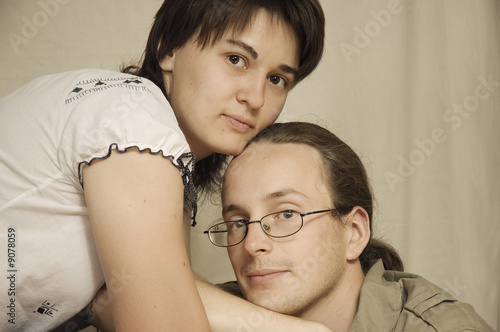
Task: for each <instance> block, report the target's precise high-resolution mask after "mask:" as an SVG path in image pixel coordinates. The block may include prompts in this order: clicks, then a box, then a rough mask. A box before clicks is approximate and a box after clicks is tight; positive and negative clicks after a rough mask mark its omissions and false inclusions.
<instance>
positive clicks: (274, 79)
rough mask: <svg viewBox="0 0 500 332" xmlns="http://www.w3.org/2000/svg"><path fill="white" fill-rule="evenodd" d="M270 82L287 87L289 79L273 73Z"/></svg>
mask: <svg viewBox="0 0 500 332" xmlns="http://www.w3.org/2000/svg"><path fill="white" fill-rule="evenodd" d="M269 82H271V83H272V84H274V85H276V86H281V87H286V86H287V83H288V82H287V80H286V79H285V78H284V77H281V76H277V75H273V76H270V77H269Z"/></svg>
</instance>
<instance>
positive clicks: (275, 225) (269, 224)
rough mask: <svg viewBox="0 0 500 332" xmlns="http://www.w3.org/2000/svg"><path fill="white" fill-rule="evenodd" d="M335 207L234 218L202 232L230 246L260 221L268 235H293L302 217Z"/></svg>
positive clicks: (216, 243) (242, 237) (297, 229)
mask: <svg viewBox="0 0 500 332" xmlns="http://www.w3.org/2000/svg"><path fill="white" fill-rule="evenodd" d="M334 210H336V209H328V210H319V211H313V212H307V213H299V212H296V211H293V210H286V211H280V212H274V213H271V214H268V215H266V216H264V217H262V218H261V219H260V220H254V221H248V220H244V219H242V220H235V221H224V222H221V223H218V224H215V225H213V226H210V228H209V229H208V230H206V231H205V232H203V233H204V234H208V238H209V239H210V242H212V243H213V244H214V245H216V246H218V247H232V246H235V245H237V244H239V243H241V242H242V241H243V239H245V237H246V236H247V233H248V225H250V224H253V223H260V227H261V228H262V230H263V231H264V233H266V234H267V235H268V236H270V237H274V238H282V237H287V236H290V235H293V234H295V233H297V232H298V231H300V230H301V229H302V225H304V217H305V216H308V215H311V214H316V213H324V212H330V211H334Z"/></svg>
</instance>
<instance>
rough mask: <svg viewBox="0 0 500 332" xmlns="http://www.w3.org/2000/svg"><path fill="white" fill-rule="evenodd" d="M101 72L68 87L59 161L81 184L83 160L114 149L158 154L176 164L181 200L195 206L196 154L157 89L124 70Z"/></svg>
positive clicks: (88, 161) (102, 155) (105, 154)
mask: <svg viewBox="0 0 500 332" xmlns="http://www.w3.org/2000/svg"><path fill="white" fill-rule="evenodd" d="M99 73H100V72H99ZM111 73H113V72H111ZM101 75H102V76H100V77H99V76H98V77H92V76H91V77H85V78H82V79H80V80H79V81H78V82H76V84H75V85H74V86H72V87H71V88H70V89H69V91H70V92H69V94H68V95H67V97H66V99H65V105H64V107H63V113H64V115H63V116H62V118H63V119H64V121H63V123H62V127H63V128H62V130H61V138H60V144H59V146H60V149H59V159H60V163H61V165H62V167H63V168H65V171H67V172H69V173H71V174H72V175H73V178H75V179H77V180H78V182H79V184H80V185H81V186H83V179H82V168H83V166H84V165H88V164H90V163H91V162H92V161H93V160H95V159H104V158H107V157H109V155H110V153H111V150H112V149H115V150H117V151H119V152H125V151H126V150H127V149H129V148H138V149H139V150H140V151H147V152H149V153H151V154H161V155H163V157H165V158H168V159H170V160H171V162H172V164H173V165H174V166H176V167H177V168H178V169H179V170H180V173H181V175H182V178H183V182H184V188H185V202H186V204H187V206H188V207H190V208H191V209H193V206H192V205H193V204H192V203H193V202H194V201H195V200H196V192H195V190H194V186H193V184H192V177H191V174H192V172H193V168H194V162H195V157H194V154H193V153H192V152H190V149H189V145H188V144H187V142H186V139H185V137H184V135H183V133H182V131H181V130H180V128H179V126H178V123H177V119H176V117H175V115H174V112H173V110H172V108H171V106H170V104H169V103H168V101H167V100H166V98H165V97H164V96H163V93H162V92H161V90H160V89H159V88H158V87H156V86H155V85H154V84H153V83H152V82H150V81H149V80H146V79H144V78H140V77H135V76H131V75H128V74H123V73H113V75H109V76H105V75H103V74H101Z"/></svg>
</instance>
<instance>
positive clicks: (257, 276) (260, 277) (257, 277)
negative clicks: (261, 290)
mask: <svg viewBox="0 0 500 332" xmlns="http://www.w3.org/2000/svg"><path fill="white" fill-rule="evenodd" d="M285 273H287V271H286V270H272V269H267V270H258V271H253V272H251V273H249V274H248V275H247V277H248V279H250V281H251V282H252V283H256V284H263V283H266V282H270V281H272V280H274V279H276V278H279V277H281V276H282V275H284V274H285Z"/></svg>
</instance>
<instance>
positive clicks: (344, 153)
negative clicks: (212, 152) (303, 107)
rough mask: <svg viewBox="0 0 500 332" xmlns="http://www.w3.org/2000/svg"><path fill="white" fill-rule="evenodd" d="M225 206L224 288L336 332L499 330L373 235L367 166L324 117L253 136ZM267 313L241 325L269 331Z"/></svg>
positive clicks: (230, 173)
mask: <svg viewBox="0 0 500 332" xmlns="http://www.w3.org/2000/svg"><path fill="white" fill-rule="evenodd" d="M222 214H223V220H224V221H223V222H220V223H216V224H214V225H212V226H210V227H209V228H208V230H207V231H205V233H207V234H208V236H209V239H210V241H211V242H212V243H213V244H214V245H216V246H220V247H227V250H228V254H229V258H230V260H231V264H232V266H233V269H234V272H235V275H236V277H237V282H228V283H225V284H222V285H219V287H221V288H222V289H224V290H226V291H227V292H229V293H232V294H233V295H237V296H240V297H243V298H245V299H246V300H248V301H250V302H252V303H254V304H257V305H259V306H261V307H264V308H266V309H270V310H272V311H276V312H279V313H283V314H287V315H292V316H296V317H300V318H303V319H307V320H312V321H317V322H320V323H322V324H324V325H326V326H328V327H329V328H330V329H331V330H332V331H336V332H344V331H345V332H347V331H384V332H385V331H415V332H426V331H429V332H431V331H493V329H492V328H491V327H489V326H488V325H487V323H485V322H484V321H483V320H482V319H481V318H480V317H479V315H477V313H476V312H475V311H474V309H473V308H472V307H471V306H470V305H469V304H466V303H461V302H459V301H457V300H456V299H455V298H453V297H452V296H451V295H450V294H448V293H447V292H445V291H444V290H442V289H440V288H439V287H437V286H436V285H434V284H432V283H431V282H429V281H427V280H425V279H424V278H422V277H420V276H418V275H415V274H411V273H406V272H403V262H402V260H401V258H400V257H399V255H398V254H397V252H396V251H395V249H394V248H392V247H391V246H390V245H388V244H386V243H384V242H382V241H380V240H377V239H375V238H374V237H373V233H372V216H373V200H372V192H371V188H370V184H369V180H368V177H367V174H366V171H365V168H364V166H363V164H362V162H361V160H360V158H359V157H358V156H357V154H356V153H355V152H354V151H353V150H352V149H351V148H350V147H349V146H348V145H347V144H345V143H344V142H343V141H342V140H340V139H339V138H338V137H336V136H335V135H334V134H332V133H331V132H329V131H328V130H326V129H324V128H322V127H320V126H317V125H314V124H310V123H305V122H289V123H276V124H273V125H271V126H270V127H268V128H267V129H265V130H264V131H262V132H261V133H260V134H259V135H257V136H256V137H255V138H254V139H252V140H251V141H250V143H249V144H248V145H247V147H246V148H245V150H244V151H243V152H242V153H241V154H240V155H238V156H237V157H235V158H234V159H233V160H232V161H231V162H230V163H229V166H228V168H227V170H226V172H225V175H224V179H223V184H222ZM223 308H224V304H222V303H221V311H222V310H224V309H223ZM98 316H99V313H98ZM268 318H269V317H268V316H266V314H265V313H262V314H260V315H255V314H254V315H249V316H248V319H247V320H242V321H240V324H239V326H238V331H248V330H256V331H259V330H262V331H265V330H266V327H268V326H267V325H266V324H267V323H268V321H267V319H268ZM100 319H102V317H98V318H97V321H99V320H100ZM231 319H232V318H231V317H227V320H228V321H230V320H231Z"/></svg>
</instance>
